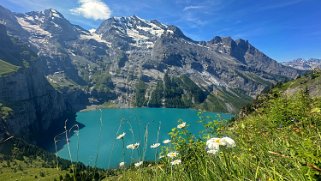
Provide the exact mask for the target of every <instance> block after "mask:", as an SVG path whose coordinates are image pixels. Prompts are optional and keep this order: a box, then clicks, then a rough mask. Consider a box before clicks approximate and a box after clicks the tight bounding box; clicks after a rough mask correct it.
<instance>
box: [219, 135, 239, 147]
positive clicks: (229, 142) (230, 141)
mask: <svg viewBox="0 0 321 181" xmlns="http://www.w3.org/2000/svg"><path fill="white" fill-rule="evenodd" d="M221 142H223V143H224V145H226V147H228V148H233V147H235V146H236V144H235V141H234V140H233V139H232V138H230V137H227V136H226V137H223V138H221Z"/></svg>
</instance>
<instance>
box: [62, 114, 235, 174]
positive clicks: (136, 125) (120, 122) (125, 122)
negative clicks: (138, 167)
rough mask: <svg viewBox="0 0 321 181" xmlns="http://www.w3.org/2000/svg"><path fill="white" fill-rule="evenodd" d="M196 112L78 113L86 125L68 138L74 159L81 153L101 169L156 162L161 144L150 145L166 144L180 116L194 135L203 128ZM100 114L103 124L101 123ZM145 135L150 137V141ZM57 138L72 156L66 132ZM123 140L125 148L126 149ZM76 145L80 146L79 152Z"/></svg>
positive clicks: (85, 160)
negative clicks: (121, 136) (133, 146)
mask: <svg viewBox="0 0 321 181" xmlns="http://www.w3.org/2000/svg"><path fill="white" fill-rule="evenodd" d="M197 113H198V111H196V110H193V109H171V108H132V109H103V110H102V112H100V111H99V110H94V111H88V112H79V113H77V118H76V120H77V122H79V123H81V124H83V125H85V127H84V128H82V129H80V131H79V134H78V135H77V133H75V134H73V135H72V136H71V137H70V138H69V142H70V144H69V147H70V153H71V156H72V160H73V161H77V156H78V161H80V162H82V163H84V164H86V165H91V166H94V165H95V163H96V166H97V167H100V168H117V167H118V165H119V163H120V162H121V161H125V163H126V165H129V164H130V163H134V162H137V161H140V160H148V161H154V160H155V153H156V151H157V152H158V153H159V152H160V148H161V147H158V149H151V148H150V145H151V144H153V143H156V142H159V143H161V146H164V144H163V143H162V142H163V140H165V139H170V137H169V135H168V133H169V132H170V131H171V129H172V128H174V127H176V126H177V124H178V120H179V119H182V120H183V121H184V122H187V124H189V125H190V126H189V127H188V128H187V129H188V130H189V131H191V132H192V133H194V134H197V133H198V132H199V131H200V130H202V129H203V126H202V125H201V124H200V123H198V120H199V117H198V114H197ZM101 115H102V127H101V126H100V125H101V122H100V116H101ZM204 115H205V116H210V117H211V118H212V120H214V119H218V118H220V119H230V118H231V117H232V115H231V114H217V113H209V112H207V113H204ZM100 130H101V131H100ZM158 130H160V131H158ZM123 132H125V133H126V135H125V137H124V139H123V140H117V139H116V137H117V135H119V134H121V133H123ZM100 133H101V134H100ZM158 133H159V134H158ZM100 135H101V136H100ZM144 137H145V138H147V142H146V141H145V140H146V139H144ZM157 138H158V139H157ZM78 140H79V142H78ZM57 141H58V144H64V145H63V146H62V148H61V149H60V150H58V152H57V153H58V156H59V157H61V158H65V159H70V156H69V152H68V146H67V144H65V143H66V138H65V135H61V136H58V137H57ZM123 141H124V145H125V148H123ZM136 142H138V143H140V146H139V148H138V149H137V150H134V151H132V150H128V149H126V146H127V145H128V144H133V143H136ZM168 146H170V144H169V145H168ZM77 147H79V149H78V151H77ZM144 150H146V151H144ZM77 152H78V154H77ZM123 153H125V157H124V156H123V155H124V154H123ZM143 153H145V154H143ZM97 155H98V156H97ZM157 158H158V155H157ZM96 160H97V161H96Z"/></svg>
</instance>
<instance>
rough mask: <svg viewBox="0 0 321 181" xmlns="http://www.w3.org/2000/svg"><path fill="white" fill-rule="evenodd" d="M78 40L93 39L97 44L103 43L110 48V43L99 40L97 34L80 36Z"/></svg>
mask: <svg viewBox="0 0 321 181" xmlns="http://www.w3.org/2000/svg"><path fill="white" fill-rule="evenodd" d="M80 39H82V40H90V39H93V40H96V41H97V42H100V43H105V44H106V45H107V46H108V47H110V46H111V43H110V42H107V41H106V40H104V39H102V38H101V35H98V34H96V33H91V34H82V35H80Z"/></svg>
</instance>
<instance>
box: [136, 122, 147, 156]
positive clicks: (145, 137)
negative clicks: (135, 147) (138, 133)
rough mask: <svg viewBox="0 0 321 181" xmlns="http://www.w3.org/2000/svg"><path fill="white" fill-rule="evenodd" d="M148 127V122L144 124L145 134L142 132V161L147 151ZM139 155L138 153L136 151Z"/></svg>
mask: <svg viewBox="0 0 321 181" xmlns="http://www.w3.org/2000/svg"><path fill="white" fill-rule="evenodd" d="M148 127H149V123H147V124H146V126H145V134H144V147H143V155H142V159H141V160H142V161H144V160H145V155H146V151H147V148H148V145H147V144H148ZM138 155H139V153H138Z"/></svg>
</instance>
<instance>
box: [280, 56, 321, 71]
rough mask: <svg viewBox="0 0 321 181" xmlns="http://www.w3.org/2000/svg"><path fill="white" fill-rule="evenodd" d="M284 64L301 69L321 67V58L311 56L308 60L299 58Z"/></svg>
mask: <svg viewBox="0 0 321 181" xmlns="http://www.w3.org/2000/svg"><path fill="white" fill-rule="evenodd" d="M282 64H283V65H286V66H289V67H292V68H296V69H299V70H313V69H321V59H316V58H310V59H308V60H306V59H303V58H298V59H295V60H291V61H287V62H283V63H282Z"/></svg>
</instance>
